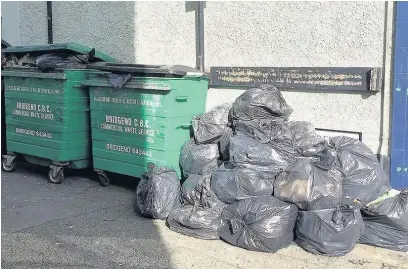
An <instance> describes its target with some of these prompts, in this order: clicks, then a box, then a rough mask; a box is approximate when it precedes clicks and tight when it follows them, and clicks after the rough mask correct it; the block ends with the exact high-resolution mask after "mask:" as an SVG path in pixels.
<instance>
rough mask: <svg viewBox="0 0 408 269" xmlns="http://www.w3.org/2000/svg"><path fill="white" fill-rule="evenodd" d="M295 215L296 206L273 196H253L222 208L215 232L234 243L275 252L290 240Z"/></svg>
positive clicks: (239, 245) (255, 249) (256, 249)
mask: <svg viewBox="0 0 408 269" xmlns="http://www.w3.org/2000/svg"><path fill="white" fill-rule="evenodd" d="M297 214H298V209H297V207H296V206H295V205H293V204H289V203H286V202H283V201H281V200H279V199H277V198H275V197H272V196H259V197H252V198H248V199H244V200H241V201H239V202H237V203H235V204H232V205H229V206H227V207H225V208H224V210H223V212H222V214H221V227H220V228H219V229H218V233H219V235H220V237H221V238H222V239H224V240H225V241H226V242H228V243H230V244H232V245H234V246H238V247H241V248H245V249H248V250H253V251H263V252H276V251H278V250H279V249H281V248H284V247H287V246H289V245H290V243H291V242H292V240H293V228H294V226H295V222H296V217H297Z"/></svg>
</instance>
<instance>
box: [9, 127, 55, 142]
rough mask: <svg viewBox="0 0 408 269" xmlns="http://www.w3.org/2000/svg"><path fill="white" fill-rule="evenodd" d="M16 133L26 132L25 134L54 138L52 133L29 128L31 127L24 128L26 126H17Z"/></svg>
mask: <svg viewBox="0 0 408 269" xmlns="http://www.w3.org/2000/svg"><path fill="white" fill-rule="evenodd" d="M16 134H24V135H30V136H38V137H42V138H49V139H51V138H52V133H47V132H43V131H34V130H29V129H24V128H18V127H17V128H16Z"/></svg>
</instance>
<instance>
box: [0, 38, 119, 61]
mask: <svg viewBox="0 0 408 269" xmlns="http://www.w3.org/2000/svg"><path fill="white" fill-rule="evenodd" d="M91 50H92V49H91V48H89V47H87V46H84V45H81V44H78V43H75V42H69V43H56V44H48V45H31V46H13V47H8V48H5V49H2V50H1V52H2V53H6V54H8V53H11V54H26V53H32V54H33V53H51V52H75V53H80V54H88V53H89V52H90V51H91ZM95 58H97V59H99V60H102V61H106V62H116V60H115V58H113V57H110V56H109V55H106V54H105V53H103V52H100V51H97V50H95Z"/></svg>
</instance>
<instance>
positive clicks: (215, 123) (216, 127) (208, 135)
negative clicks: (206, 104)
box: [191, 104, 231, 144]
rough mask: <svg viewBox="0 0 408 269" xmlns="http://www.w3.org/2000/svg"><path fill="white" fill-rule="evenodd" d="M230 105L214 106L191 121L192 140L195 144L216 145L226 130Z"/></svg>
mask: <svg viewBox="0 0 408 269" xmlns="http://www.w3.org/2000/svg"><path fill="white" fill-rule="evenodd" d="M230 109H231V104H223V105H220V106H216V107H214V108H213V109H211V110H210V111H208V112H207V113H204V114H201V115H197V116H195V117H194V118H193V120H192V122H191V123H192V126H193V131H194V138H195V141H196V142H197V144H208V143H217V142H218V141H219V140H220V138H221V137H222V135H223V134H224V132H225V131H226V129H227V128H228V115H229V112H230Z"/></svg>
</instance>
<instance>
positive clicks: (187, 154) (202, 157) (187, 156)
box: [180, 138, 220, 175]
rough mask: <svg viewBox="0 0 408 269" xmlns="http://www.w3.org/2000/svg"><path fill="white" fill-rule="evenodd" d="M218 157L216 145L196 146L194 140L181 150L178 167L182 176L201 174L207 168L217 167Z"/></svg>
mask: <svg viewBox="0 0 408 269" xmlns="http://www.w3.org/2000/svg"><path fill="white" fill-rule="evenodd" d="M218 157H220V154H219V149H218V145H217V144H199V145H198V144H196V143H195V141H194V139H193V138H192V139H190V140H189V141H187V142H186V143H185V144H184V145H183V147H182V148H181V153H180V165H181V168H182V170H183V173H184V174H200V175H201V174H202V173H203V170H205V169H207V168H213V167H214V168H216V167H218V162H217V159H218Z"/></svg>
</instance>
